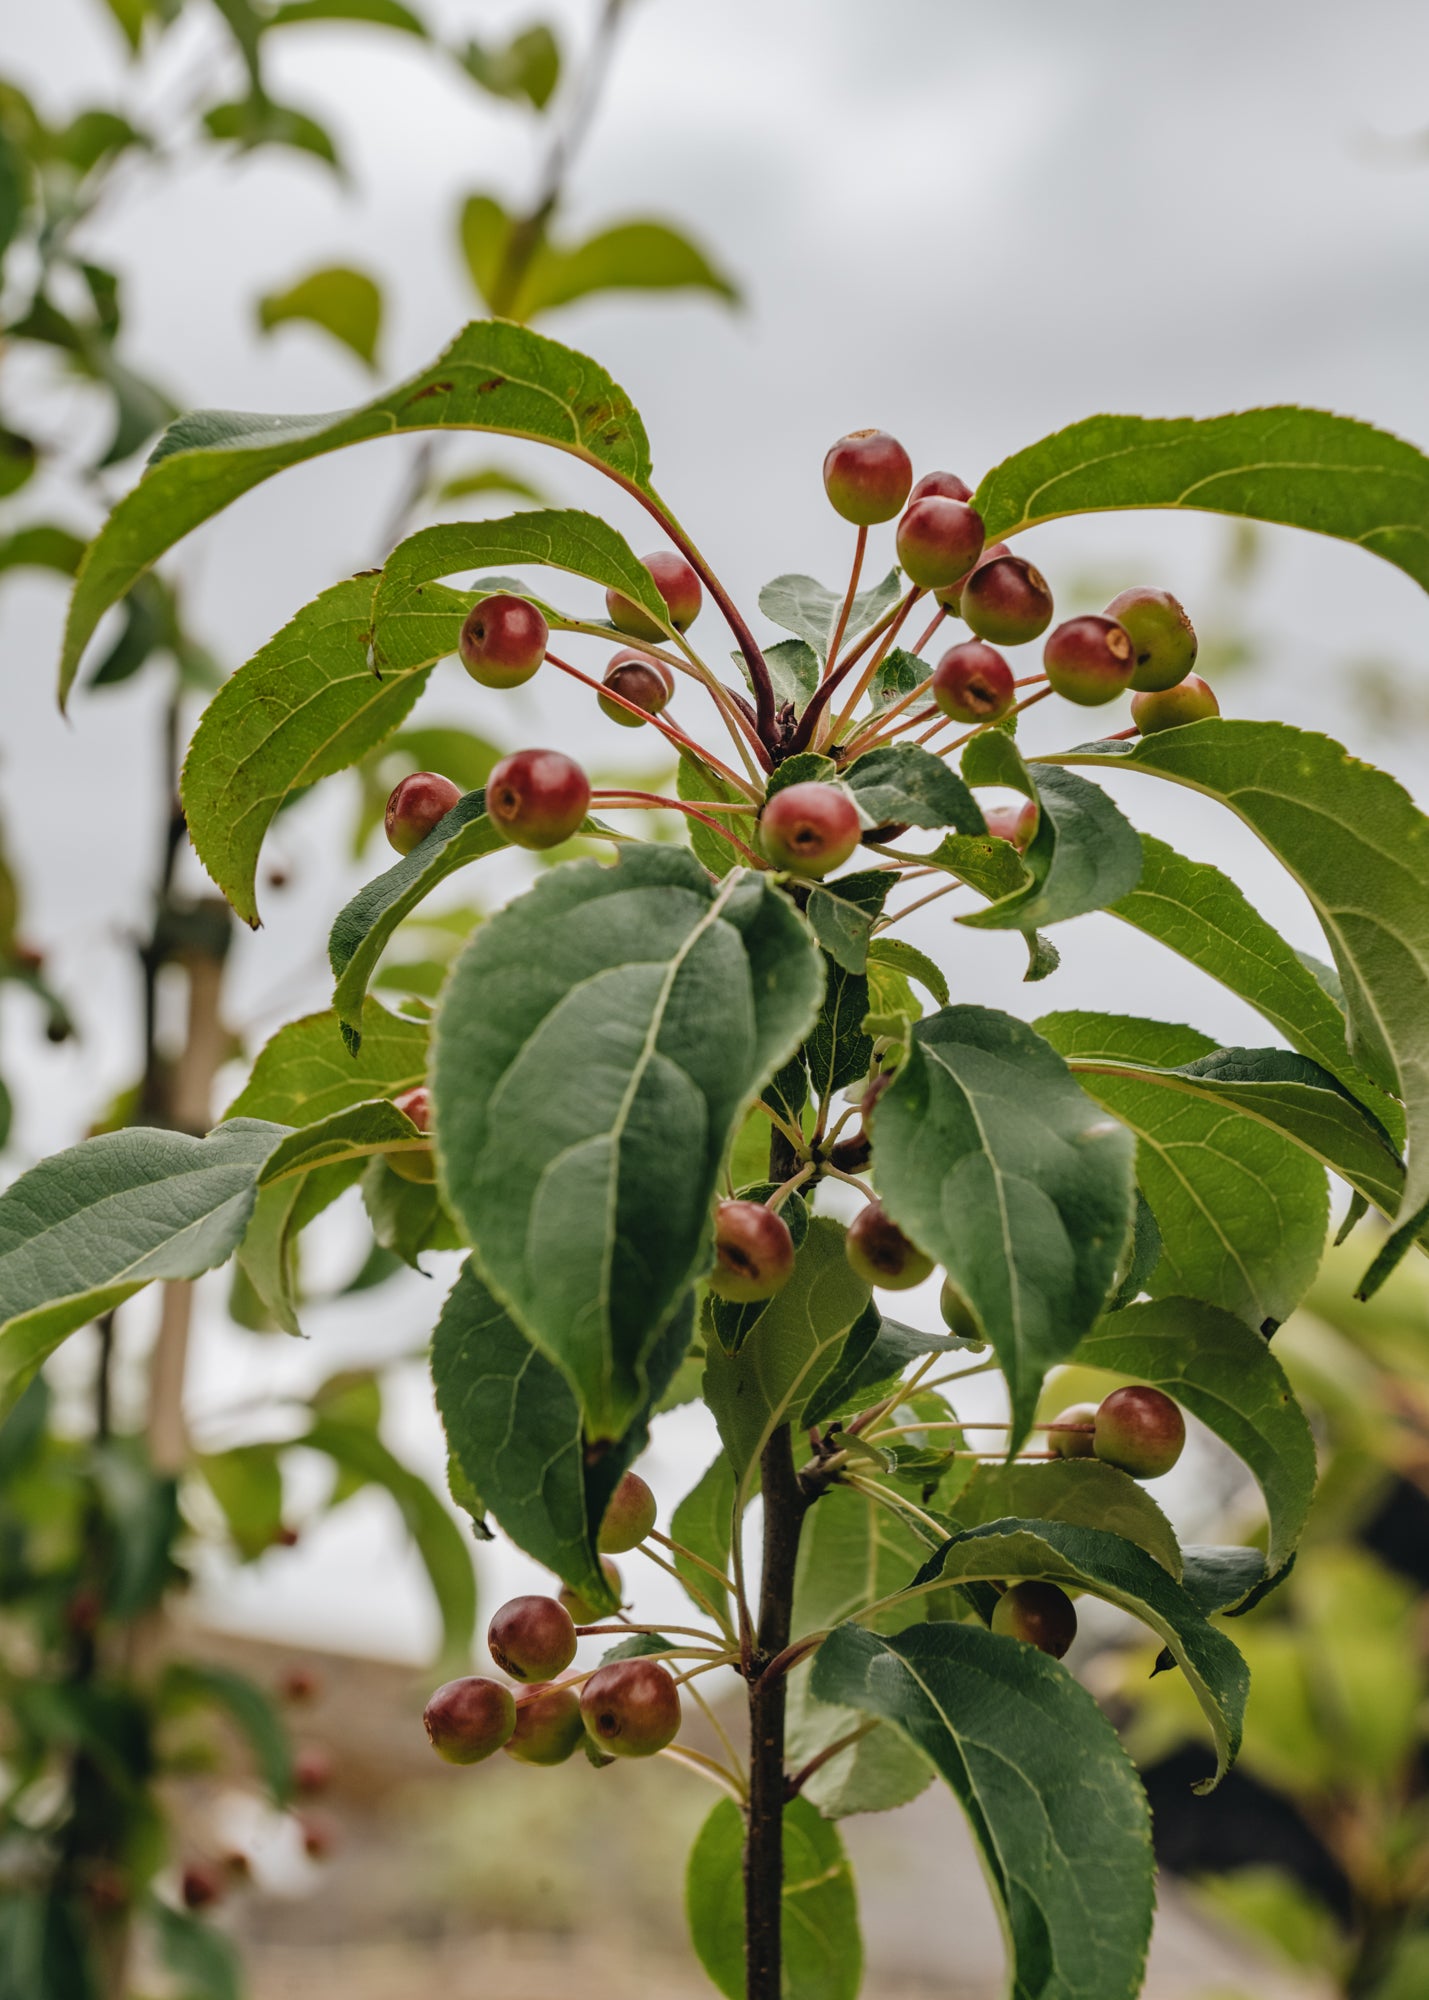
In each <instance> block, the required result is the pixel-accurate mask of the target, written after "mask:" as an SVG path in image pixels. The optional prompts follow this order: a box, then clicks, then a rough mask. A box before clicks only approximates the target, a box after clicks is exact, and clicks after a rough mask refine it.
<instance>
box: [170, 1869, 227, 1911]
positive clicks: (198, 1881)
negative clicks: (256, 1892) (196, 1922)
mask: <svg viewBox="0 0 1429 2000" xmlns="http://www.w3.org/2000/svg"><path fill="white" fill-rule="evenodd" d="M227 1886H228V1885H227V1883H226V1882H225V1881H224V1879H223V1872H222V1870H221V1869H218V1868H215V1867H214V1866H213V1865H212V1863H211V1862H208V1861H191V1862H190V1863H189V1864H188V1866H187V1868H185V1870H184V1872H183V1875H182V1877H181V1878H180V1881H179V1894H180V1896H182V1898H183V1904H184V1908H185V1909H186V1910H206V1909H208V1908H209V1907H210V1906H211V1905H212V1904H214V1903H216V1902H218V1900H219V1898H220V1897H221V1896H222V1895H223V1892H224V1890H225V1889H226V1887H227Z"/></svg>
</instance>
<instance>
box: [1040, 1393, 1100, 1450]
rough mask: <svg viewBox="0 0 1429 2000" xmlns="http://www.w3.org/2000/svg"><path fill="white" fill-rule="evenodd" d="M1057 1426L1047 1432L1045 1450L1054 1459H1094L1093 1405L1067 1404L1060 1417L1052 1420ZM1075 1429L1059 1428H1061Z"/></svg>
mask: <svg viewBox="0 0 1429 2000" xmlns="http://www.w3.org/2000/svg"><path fill="white" fill-rule="evenodd" d="M1052 1421H1053V1423H1054V1424H1056V1425H1057V1426H1059V1428H1058V1429H1056V1430H1049V1431H1048V1432H1047V1449H1048V1451H1050V1452H1051V1453H1052V1455H1053V1457H1054V1458H1094V1457H1095V1456H1096V1442H1095V1439H1094V1436H1093V1433H1094V1431H1095V1429H1096V1421H1097V1406H1096V1404H1095V1403H1069V1404H1068V1405H1067V1408H1066V1409H1065V1410H1063V1411H1062V1412H1061V1413H1060V1415H1058V1416H1056V1417H1054V1418H1053V1419H1052ZM1063 1425H1066V1426H1075V1428H1067V1429H1063V1428H1060V1427H1061V1426H1063Z"/></svg>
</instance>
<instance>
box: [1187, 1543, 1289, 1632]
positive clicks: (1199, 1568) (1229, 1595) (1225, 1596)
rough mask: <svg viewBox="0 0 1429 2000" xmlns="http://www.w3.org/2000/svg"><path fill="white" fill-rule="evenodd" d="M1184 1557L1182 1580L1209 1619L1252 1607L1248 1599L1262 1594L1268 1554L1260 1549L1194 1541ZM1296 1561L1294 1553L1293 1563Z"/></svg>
mask: <svg viewBox="0 0 1429 2000" xmlns="http://www.w3.org/2000/svg"><path fill="white" fill-rule="evenodd" d="M1182 1557H1183V1565H1184V1566H1183V1569H1182V1575H1181V1582H1182V1584H1183V1585H1184V1587H1185V1589H1186V1590H1187V1592H1188V1593H1189V1594H1190V1596H1191V1597H1192V1598H1193V1599H1194V1600H1195V1602H1196V1603H1197V1604H1198V1605H1199V1606H1200V1608H1201V1610H1202V1611H1203V1612H1204V1613H1205V1615H1206V1617H1207V1618H1212V1617H1214V1616H1215V1614H1216V1613H1217V1612H1218V1611H1230V1610H1231V1609H1232V1608H1237V1609H1240V1610H1247V1609H1249V1606H1248V1605H1247V1603H1246V1599H1247V1598H1248V1597H1251V1596H1252V1595H1253V1594H1255V1595H1258V1594H1259V1592H1260V1590H1261V1586H1262V1585H1263V1584H1264V1583H1265V1580H1266V1579H1265V1557H1264V1556H1263V1555H1262V1554H1261V1553H1260V1550H1259V1549H1235V1548H1212V1547H1209V1546H1207V1545H1206V1544H1204V1543H1201V1544H1198V1543H1192V1544H1191V1545H1190V1546H1189V1547H1188V1548H1186V1549H1183V1550H1182ZM1294 1560H1295V1559H1294V1557H1293V1556H1292V1557H1291V1559H1290V1561H1291V1564H1293V1563H1294ZM1289 1566H1290V1565H1287V1568H1288V1567H1289Z"/></svg>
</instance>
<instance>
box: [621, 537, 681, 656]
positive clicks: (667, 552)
mask: <svg viewBox="0 0 1429 2000" xmlns="http://www.w3.org/2000/svg"><path fill="white" fill-rule="evenodd" d="M640 560H641V563H642V564H643V565H644V567H645V568H646V569H648V570H649V572H650V576H651V579H652V581H653V582H654V585H655V588H656V589H657V590H658V591H659V593H660V595H661V597H663V598H664V600H665V610H666V612H667V613H668V615H669V619H670V623H671V624H672V625H673V626H674V628H675V630H676V631H677V632H684V631H687V630H688V628H689V627H690V626H691V625H693V624H694V622H695V620H696V619H697V618H698V617H699V615H700V606H701V604H702V603H703V602H704V591H703V590H702V589H701V588H700V580H699V577H698V576H697V575H696V574H695V572H694V569H693V568H692V567H691V565H690V564H689V563H687V562H686V561H685V558H684V557H683V556H678V555H676V554H675V552H674V550H673V549H656V551H655V552H654V554H653V555H648V556H641V558H640ZM605 608H606V610H607V612H608V613H609V614H610V622H611V624H612V625H614V626H615V628H616V630H617V631H620V632H628V633H629V634H630V636H631V638H632V639H663V638H664V637H665V627H664V626H663V625H661V624H659V623H657V621H656V620H655V619H653V618H652V617H651V616H650V613H649V612H648V611H646V610H645V609H644V608H643V606H641V605H639V604H633V603H632V602H631V600H630V599H629V598H628V597H622V596H621V594H620V592H619V591H618V590H607V592H606V593H605Z"/></svg>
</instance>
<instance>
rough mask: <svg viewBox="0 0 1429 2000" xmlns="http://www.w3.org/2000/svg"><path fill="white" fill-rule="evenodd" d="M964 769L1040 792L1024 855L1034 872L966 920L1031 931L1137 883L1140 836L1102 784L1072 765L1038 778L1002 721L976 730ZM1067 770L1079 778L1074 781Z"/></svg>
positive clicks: (981, 781) (1100, 904) (974, 779)
mask: <svg viewBox="0 0 1429 2000" xmlns="http://www.w3.org/2000/svg"><path fill="white" fill-rule="evenodd" d="M963 772H964V775H965V776H966V778H967V780H968V782H969V784H973V785H1009V786H1012V787H1014V788H1015V789H1016V790H1017V791H1020V792H1021V793H1023V795H1024V796H1025V797H1027V798H1030V799H1035V800H1036V802H1037V805H1038V807H1039V809H1040V810H1039V814H1038V820H1037V831H1036V833H1034V834H1033V836H1032V840H1031V843H1030V844H1029V846H1028V848H1027V852H1026V855H1025V857H1024V864H1025V867H1026V869H1027V871H1028V873H1029V874H1030V876H1031V880H1030V881H1028V882H1026V883H1025V884H1024V885H1023V886H1020V887H1018V888H1016V889H1014V890H1013V891H1012V892H1011V893H1010V894H1008V895H1004V896H1002V897H1000V898H999V899H998V900H997V901H996V902H994V903H992V904H990V905H989V907H988V908H987V909H985V910H969V911H968V912H967V913H966V914H965V915H963V916H960V917H959V918H958V922H959V923H961V924H968V925H971V926H972V927H973V928H974V929H978V930H1022V931H1031V930H1035V929H1036V928H1037V927H1038V926H1039V925H1041V924H1055V923H1063V922H1065V921H1066V919H1067V918H1068V917H1080V916H1085V915H1086V913H1087V912H1088V911H1089V910H1102V909H1105V908H1106V907H1107V905H1108V904H1109V903H1114V902H1117V901H1119V900H1120V898H1121V897H1123V896H1124V895H1126V894H1127V893H1128V891H1130V890H1132V889H1134V888H1135V887H1136V884H1137V880H1138V878H1139V876H1140V874H1141V836H1140V835H1139V834H1138V833H1137V831H1136V828H1135V827H1134V826H1132V825H1131V823H1130V821H1129V820H1127V819H1126V818H1125V816H1124V815H1123V814H1122V813H1120V812H1119V811H1118V810H1117V808H1116V807H1115V806H1114V805H1113V804H1112V802H1111V800H1110V799H1109V798H1108V797H1107V795H1106V793H1105V792H1104V791H1102V790H1101V788H1100V786H1098V785H1090V784H1087V783H1086V782H1085V781H1084V780H1078V779H1076V778H1075V777H1073V774H1072V773H1071V772H1070V771H1064V772H1061V773H1060V774H1059V777H1058V779H1054V780H1053V782H1052V783H1051V784H1048V783H1047V782H1046V777H1045V774H1044V772H1043V771H1041V770H1039V771H1038V772H1037V774H1036V779H1035V782H1034V780H1033V775H1032V773H1031V772H1029V771H1028V769H1027V766H1026V765H1025V764H1024V763H1023V761H1022V754H1021V752H1020V751H1019V750H1018V748H1017V745H1016V744H1015V743H1014V742H1013V741H1012V739H1011V737H1009V736H1004V735H1003V734H1002V732H1001V730H997V729H984V730H980V731H979V733H978V734H977V735H976V736H974V737H973V739H972V741H971V742H970V743H969V744H968V747H967V749H966V750H965V751H964V753H963ZM1067 778H1072V779H1073V782H1072V783H1071V784H1070V785H1068V784H1067V783H1066V782H1065V780H1066V779H1067ZM1059 780H1060V781H1059Z"/></svg>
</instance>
